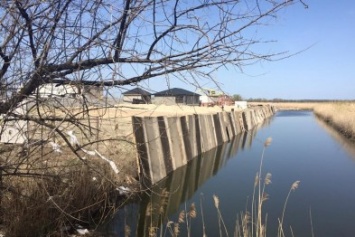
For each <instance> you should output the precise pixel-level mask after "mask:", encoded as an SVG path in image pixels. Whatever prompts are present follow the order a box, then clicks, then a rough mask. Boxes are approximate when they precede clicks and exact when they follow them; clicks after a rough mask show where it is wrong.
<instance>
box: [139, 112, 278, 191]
mask: <svg viewBox="0 0 355 237" xmlns="http://www.w3.org/2000/svg"><path fill="white" fill-rule="evenodd" d="M274 113H275V109H274V107H272V106H270V105H265V106H256V107H253V108H249V109H246V110H243V111H234V110H232V111H231V112H219V113H216V114H194V115H187V116H173V117H164V116H158V117H138V116H133V117H132V124H133V130H134V134H135V140H136V144H137V150H138V161H139V168H140V172H139V173H140V180H141V181H142V182H143V184H144V185H147V186H150V185H152V184H155V183H157V182H159V181H160V180H162V179H163V178H165V177H166V176H167V175H168V174H169V173H171V172H172V171H174V170H176V169H178V168H180V167H182V166H184V165H186V164H187V163H188V162H189V161H190V160H192V159H193V158H195V157H197V156H198V155H200V154H202V153H204V152H207V151H209V150H211V149H213V148H215V147H217V146H219V145H222V144H223V143H225V142H229V141H231V140H232V139H233V138H234V137H235V136H236V135H237V134H240V133H242V132H244V131H248V130H250V129H252V128H253V127H254V126H256V125H257V124H260V123H261V122H262V121H264V120H265V119H266V118H269V117H270V116H272V115H273V114H274Z"/></svg>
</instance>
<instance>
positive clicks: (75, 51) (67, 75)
mask: <svg viewBox="0 0 355 237" xmlns="http://www.w3.org/2000/svg"><path fill="white" fill-rule="evenodd" d="M293 2H294V1H292V0H287V1H285V0H279V1H277V0H255V1H249V0H245V1H236V0H224V1H215V0H211V1H208V0H204V1H202V0H199V1H183V0H173V1H169V0H161V1H156V0H150V1H141V0H125V1H87V0H65V1H63V0H57V1H56V0H55V1H46V0H44V1H43V0H41V1H40V0H37V1H35V0H27V1H1V3H0V17H1V19H0V24H1V29H0V30H1V35H0V39H1V41H0V44H1V45H0V56H1V59H2V60H1V64H0V65H1V70H0V85H1V91H3V92H4V91H6V88H9V87H12V88H21V89H19V91H18V92H17V93H13V94H11V95H8V96H7V97H6V98H7V99H6V100H3V101H1V102H0V113H2V114H6V113H8V112H9V110H11V108H13V107H14V106H15V105H17V104H18V103H19V102H20V101H21V100H23V99H24V98H26V97H27V96H29V95H30V94H32V93H34V91H35V89H36V88H37V87H38V86H40V85H41V84H44V83H50V82H57V83H74V84H75V83H80V82H81V81H83V80H88V81H91V82H92V83H93V84H97V85H106V86H121V85H128V84H132V83H136V82H139V81H142V80H145V79H149V78H154V77H158V76H162V75H174V76H177V77H183V74H182V72H188V73H190V74H193V75H196V76H198V77H209V76H210V73H211V71H213V70H216V69H217V68H219V67H221V66H227V65H232V66H235V67H237V68H240V69H241V68H243V66H245V65H248V64H251V63H253V62H256V61H258V60H271V59H273V57H275V56H277V54H274V53H272V54H263V53H260V52H257V51H255V47H254V45H257V44H261V43H263V42H262V41H260V40H258V39H255V38H253V34H250V31H251V30H253V27H258V26H259V25H260V24H262V23H265V22H266V21H268V18H271V17H275V14H276V13H277V12H278V11H280V10H281V9H283V8H284V7H286V6H289V5H291V4H292V3H293ZM198 77H197V78H198Z"/></svg>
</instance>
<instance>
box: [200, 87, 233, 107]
mask: <svg viewBox="0 0 355 237" xmlns="http://www.w3.org/2000/svg"><path fill="white" fill-rule="evenodd" d="M200 90H201V92H200V93H201V94H202V95H201V97H200V101H201V106H214V105H220V106H225V105H233V104H234V100H233V99H232V98H231V97H230V96H228V95H226V94H225V93H224V92H222V91H218V90H214V89H200Z"/></svg>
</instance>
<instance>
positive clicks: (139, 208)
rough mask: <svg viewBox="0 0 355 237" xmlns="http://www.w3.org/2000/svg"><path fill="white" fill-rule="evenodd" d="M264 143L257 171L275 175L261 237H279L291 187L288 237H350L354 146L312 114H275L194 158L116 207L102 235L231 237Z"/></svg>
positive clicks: (354, 214) (247, 205)
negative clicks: (134, 199)
mask: <svg viewBox="0 0 355 237" xmlns="http://www.w3.org/2000/svg"><path fill="white" fill-rule="evenodd" d="M268 137H272V142H271V144H270V146H268V147H266V148H265V152H264V156H263V163H262V164H263V165H262V171H261V178H262V179H264V177H265V175H266V174H267V173H270V174H271V175H272V176H271V183H270V184H269V185H267V186H266V188H265V192H266V193H267V195H268V196H267V200H266V201H265V202H264V203H263V209H262V217H263V221H265V222H266V223H267V235H266V236H277V227H278V220H279V219H280V218H281V216H282V212H283V208H284V203H285V200H286V197H287V195H288V193H289V191H290V188H291V185H292V184H293V183H294V182H295V181H300V183H299V187H298V188H297V189H296V190H294V191H291V192H290V196H289V199H288V203H287V206H286V211H285V215H284V224H283V228H284V231H285V235H286V236H292V234H291V232H292V233H293V235H294V236H302V237H304V236H312V233H314V236H322V237H327V236H329V237H334V236H353V235H354V233H355V224H354V220H355V185H354V184H355V147H354V146H355V144H351V143H349V142H348V141H347V140H346V139H344V138H342V136H340V135H338V134H337V133H336V132H334V131H332V129H330V128H328V127H327V126H326V125H324V124H323V123H322V122H321V121H318V119H317V118H316V117H315V116H314V115H313V113H312V112H309V111H280V112H278V113H277V114H276V115H275V116H274V117H272V118H271V119H270V120H267V121H265V123H264V124H263V125H261V126H259V127H258V128H255V129H253V130H252V131H248V133H244V134H240V135H239V136H237V137H236V138H235V139H234V140H233V141H231V142H230V143H227V144H224V145H223V146H221V147H218V148H217V149H214V150H212V151H209V152H207V153H205V154H203V155H201V156H200V157H198V158H196V159H194V160H193V161H191V162H190V163H189V164H188V165H187V166H185V167H182V168H180V169H178V170H176V171H175V172H173V173H172V174H171V175H170V176H169V177H167V178H166V179H164V180H163V181H162V182H160V183H159V184H158V185H156V186H155V187H153V188H152V189H151V190H147V191H146V195H142V197H141V201H140V202H139V203H131V204H128V205H126V206H124V207H123V208H121V209H120V210H119V211H118V212H117V214H116V215H115V217H114V218H113V219H112V220H111V221H110V222H109V223H108V224H107V225H105V226H104V227H103V229H102V231H104V232H105V233H106V234H107V235H110V236H125V233H126V236H173V235H172V232H173V231H174V228H175V227H177V226H178V227H179V228H178V229H179V236H203V234H204V233H205V234H206V235H207V236H220V232H222V233H223V236H227V235H226V232H228V235H229V236H234V232H235V228H236V227H237V226H238V223H239V222H238V221H237V220H238V219H239V220H240V219H241V213H246V212H247V211H248V212H250V213H251V212H252V209H251V203H252V200H253V191H254V182H255V176H256V174H257V172H258V171H259V167H260V162H261V158H262V153H263V149H264V142H265V140H266V139H267V138H268ZM262 181H263V180H262ZM214 195H215V196H216V197H218V201H219V205H218V206H219V211H220V212H219V213H220V214H221V216H222V219H221V218H219V213H218V212H217V210H216V207H215V204H216V203H215V201H216V200H214V198H213V197H214ZM182 217H183V218H182ZM179 219H180V222H179ZM236 223H237V224H236ZM249 226H250V224H249ZM291 229H292V230H291ZM175 230H176V229H175ZM128 234H129V235H128Z"/></svg>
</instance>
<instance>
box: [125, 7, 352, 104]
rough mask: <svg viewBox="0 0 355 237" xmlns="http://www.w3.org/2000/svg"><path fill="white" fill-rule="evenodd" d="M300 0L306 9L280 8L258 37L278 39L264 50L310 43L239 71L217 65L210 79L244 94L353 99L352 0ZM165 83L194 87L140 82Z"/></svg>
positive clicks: (162, 87)
mask: <svg viewBox="0 0 355 237" xmlns="http://www.w3.org/2000/svg"><path fill="white" fill-rule="evenodd" d="M304 2H305V3H307V4H308V5H309V8H308V9H305V8H304V7H303V6H302V5H301V4H299V3H297V4H295V5H293V6H291V7H289V8H287V9H285V10H283V11H281V12H280V13H279V15H278V18H277V19H276V21H275V22H272V25H269V26H265V27H263V28H259V29H258V37H259V38H262V39H265V40H277V42H276V43H269V44H266V45H264V46H263V47H265V48H263V50H270V51H273V52H277V51H289V53H291V54H292V53H297V52H299V51H302V50H304V49H307V48H308V47H310V48H309V49H307V50H305V51H303V52H301V53H299V54H296V55H294V56H292V57H290V58H287V59H284V60H281V61H276V62H262V63H257V64H255V65H252V66H248V67H246V68H244V71H243V73H241V72H240V71H236V70H234V69H232V68H230V69H229V70H227V69H221V70H219V71H218V72H216V73H215V74H214V79H215V80H217V81H218V82H219V83H220V87H221V88H222V89H223V90H224V91H225V92H226V93H228V94H231V95H233V94H240V95H241V96H242V97H243V98H267V99H273V98H283V99H355V1H353V0H341V1H334V0H323V1H319V0H318V1H317V0H304ZM168 85H169V86H170V87H181V88H185V89H188V90H191V91H195V88H194V87H193V86H191V85H189V84H186V83H184V82H182V81H179V80H176V79H171V80H169V82H166V80H164V79H157V78H155V79H151V80H150V81H149V82H144V83H142V86H143V87H149V88H151V89H153V90H155V91H159V90H165V89H167V86H168ZM204 86H205V87H207V88H213V87H215V85H214V84H213V83H206V84H204ZM127 89H131V88H127Z"/></svg>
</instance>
